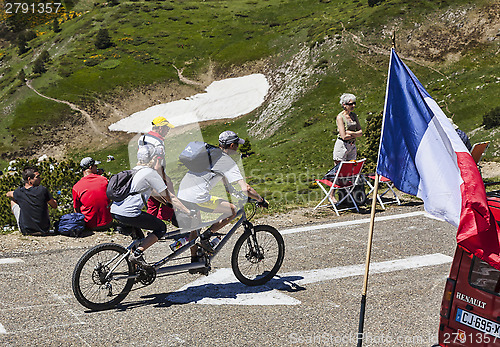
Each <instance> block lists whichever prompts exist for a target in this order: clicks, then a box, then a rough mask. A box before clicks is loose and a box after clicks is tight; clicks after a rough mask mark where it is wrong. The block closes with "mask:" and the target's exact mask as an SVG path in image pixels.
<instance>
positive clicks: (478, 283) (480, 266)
mask: <svg viewBox="0 0 500 347" xmlns="http://www.w3.org/2000/svg"><path fill="white" fill-rule="evenodd" d="M469 283H470V285H471V286H473V287H476V288H479V289H481V290H484V291H486V292H488V293H492V294H495V295H499V296H500V271H499V270H497V269H495V268H494V267H493V266H491V265H489V264H488V263H486V262H485V261H483V260H481V259H479V258H477V257H474V259H473V261H472V267H471V270H470V274H469Z"/></svg>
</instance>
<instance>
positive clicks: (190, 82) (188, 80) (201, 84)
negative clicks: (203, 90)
mask: <svg viewBox="0 0 500 347" xmlns="http://www.w3.org/2000/svg"><path fill="white" fill-rule="evenodd" d="M172 66H173V67H174V69H175V70H176V71H177V76H179V80H180V81H181V82H183V83H186V84H189V85H193V86H203V83H200V82H196V81H192V80H190V79H188V78H186V77H184V76H183V75H182V72H183V71H184V68H182V69H180V70H179V69H178V68H177V67H176V66H175V65H173V64H172Z"/></svg>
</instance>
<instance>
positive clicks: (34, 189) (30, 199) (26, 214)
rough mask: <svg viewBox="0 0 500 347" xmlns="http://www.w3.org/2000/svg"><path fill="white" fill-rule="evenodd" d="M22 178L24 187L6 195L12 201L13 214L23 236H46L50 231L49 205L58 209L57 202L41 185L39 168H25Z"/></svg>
mask: <svg viewBox="0 0 500 347" xmlns="http://www.w3.org/2000/svg"><path fill="white" fill-rule="evenodd" d="M22 177H23V181H24V185H23V186H21V187H19V188H17V189H16V190H14V191H10V192H7V194H6V195H7V197H8V198H10V199H11V208H12V213H14V216H15V217H16V220H17V225H18V227H19V230H20V231H21V233H22V234H23V235H29V234H34V235H36V234H41V235H45V234H47V233H48V232H49V229H50V218H49V209H48V207H47V205H49V206H50V207H52V208H57V202H56V201H55V200H54V198H53V197H52V195H51V194H50V192H49V191H48V189H47V188H45V187H44V186H41V185H40V182H41V180H42V179H41V175H40V171H39V169H38V168H35V167H31V166H29V167H26V168H24V169H23V172H22Z"/></svg>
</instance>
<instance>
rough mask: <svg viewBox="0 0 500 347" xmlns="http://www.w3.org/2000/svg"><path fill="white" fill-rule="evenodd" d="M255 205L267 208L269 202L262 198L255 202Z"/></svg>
mask: <svg viewBox="0 0 500 347" xmlns="http://www.w3.org/2000/svg"><path fill="white" fill-rule="evenodd" d="M257 206H260V207H264V208H268V207H269V203H268V202H267V201H266V199H264V198H262V201H260V202H257Z"/></svg>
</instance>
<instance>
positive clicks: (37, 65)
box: [33, 57, 47, 74]
mask: <svg viewBox="0 0 500 347" xmlns="http://www.w3.org/2000/svg"><path fill="white" fill-rule="evenodd" d="M45 71H47V68H46V67H45V62H44V61H43V59H41V57H38V58H36V60H35V62H34V63H33V73H35V74H42V73H44V72H45Z"/></svg>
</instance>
